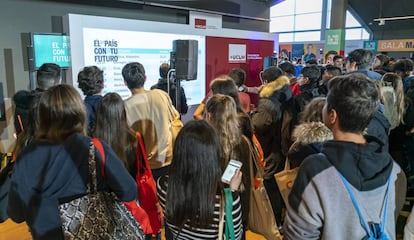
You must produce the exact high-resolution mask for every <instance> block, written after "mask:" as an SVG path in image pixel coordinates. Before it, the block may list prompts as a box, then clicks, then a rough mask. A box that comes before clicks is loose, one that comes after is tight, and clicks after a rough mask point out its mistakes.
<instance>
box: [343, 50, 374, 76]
mask: <svg viewBox="0 0 414 240" xmlns="http://www.w3.org/2000/svg"><path fill="white" fill-rule="evenodd" d="M373 59H374V53H373V52H372V51H370V50H366V49H355V50H354V51H352V52H350V53H349V54H348V57H346V60H345V63H346V72H347V73H349V72H354V71H357V70H369V68H370V67H371V64H372V61H373Z"/></svg>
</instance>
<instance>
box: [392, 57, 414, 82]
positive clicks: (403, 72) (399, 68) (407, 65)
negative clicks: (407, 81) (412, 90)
mask: <svg viewBox="0 0 414 240" xmlns="http://www.w3.org/2000/svg"><path fill="white" fill-rule="evenodd" d="M413 69H414V63H413V61H411V60H410V59H400V60H398V61H396V62H395V63H394V64H393V65H392V70H393V71H394V72H395V73H396V74H398V75H399V76H400V77H401V78H402V79H404V78H406V77H407V76H410V75H411V73H412V71H413Z"/></svg>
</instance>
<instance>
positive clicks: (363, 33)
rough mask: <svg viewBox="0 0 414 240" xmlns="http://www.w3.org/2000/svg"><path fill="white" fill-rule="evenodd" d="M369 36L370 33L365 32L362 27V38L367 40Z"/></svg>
mask: <svg viewBox="0 0 414 240" xmlns="http://www.w3.org/2000/svg"><path fill="white" fill-rule="evenodd" d="M369 38H370V34H369V32H367V30H365V29H364V28H363V29H362V39H364V40H368V39H369Z"/></svg>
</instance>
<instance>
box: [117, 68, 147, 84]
mask: <svg viewBox="0 0 414 240" xmlns="http://www.w3.org/2000/svg"><path fill="white" fill-rule="evenodd" d="M122 77H123V78H124V82H125V84H126V85H127V87H128V88H129V89H130V90H132V89H134V88H142V87H144V83H145V80H146V78H147V76H146V75H145V69H144V66H143V65H142V64H141V63H139V62H131V63H128V64H127V65H125V66H124V67H123V68H122Z"/></svg>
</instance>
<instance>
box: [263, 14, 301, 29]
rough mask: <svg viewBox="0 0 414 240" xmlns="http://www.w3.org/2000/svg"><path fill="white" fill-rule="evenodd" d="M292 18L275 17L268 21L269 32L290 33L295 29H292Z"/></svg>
mask: <svg viewBox="0 0 414 240" xmlns="http://www.w3.org/2000/svg"><path fill="white" fill-rule="evenodd" d="M293 24H294V16H293V15H292V16H286V17H275V18H272V21H270V26H269V27H270V31H271V32H291V31H294V30H295V29H294V28H293Z"/></svg>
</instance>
